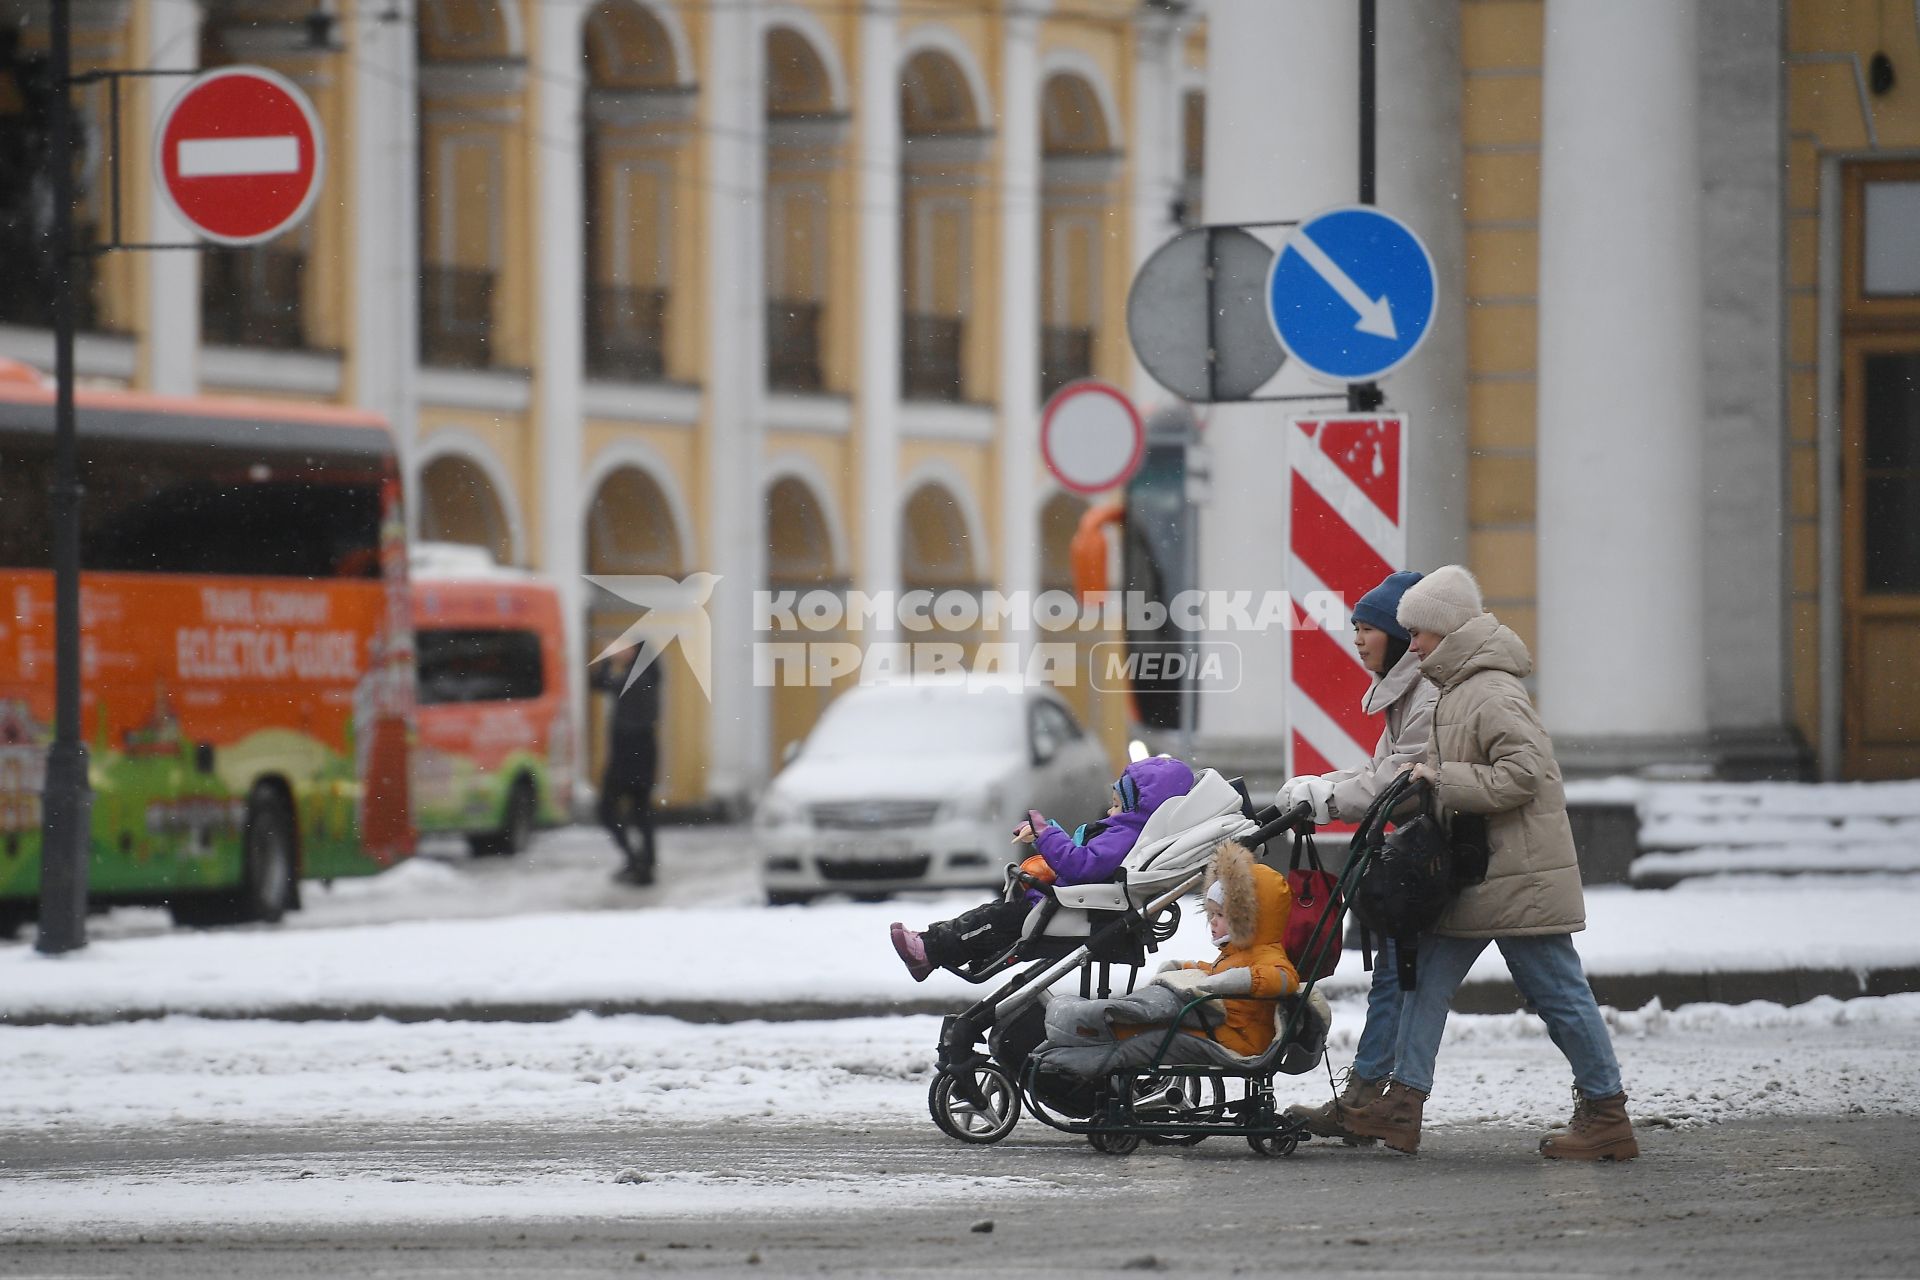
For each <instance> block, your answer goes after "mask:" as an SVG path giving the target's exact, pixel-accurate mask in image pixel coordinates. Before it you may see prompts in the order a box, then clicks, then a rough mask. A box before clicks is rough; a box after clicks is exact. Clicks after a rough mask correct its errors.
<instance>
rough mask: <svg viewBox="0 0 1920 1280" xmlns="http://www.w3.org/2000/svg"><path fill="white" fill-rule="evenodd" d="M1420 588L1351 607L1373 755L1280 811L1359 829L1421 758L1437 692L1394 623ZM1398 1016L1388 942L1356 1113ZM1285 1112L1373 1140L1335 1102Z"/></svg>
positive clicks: (1354, 1097) (1375, 1086)
mask: <svg viewBox="0 0 1920 1280" xmlns="http://www.w3.org/2000/svg"><path fill="white" fill-rule="evenodd" d="M1418 581H1420V575H1419V574H1417V573H1414V572H1412V571H1405V572H1401V573H1390V574H1388V575H1387V577H1386V580H1385V581H1383V582H1382V583H1381V584H1380V585H1379V586H1377V587H1375V588H1374V589H1373V590H1371V591H1369V592H1367V594H1365V595H1364V596H1361V597H1360V602H1359V603H1358V604H1356V605H1354V606H1353V647H1354V649H1355V650H1356V651H1358V653H1359V654H1360V661H1361V663H1362V664H1364V665H1365V666H1366V668H1367V670H1368V671H1370V672H1372V673H1373V685H1372V687H1370V688H1369V689H1368V690H1367V692H1366V696H1365V697H1363V698H1362V699H1361V700H1360V709H1361V710H1362V711H1364V712H1366V713H1367V714H1368V715H1370V716H1378V715H1384V716H1385V717H1386V727H1385V729H1384V731H1383V732H1382V733H1381V734H1380V741H1379V744H1378V745H1376V746H1375V747H1374V749H1373V758H1372V759H1371V760H1369V761H1367V762H1366V763H1365V764H1363V765H1356V766H1354V767H1353V768H1351V769H1335V770H1334V771H1333V772H1332V773H1323V774H1311V773H1310V774H1303V775H1301V776H1300V777H1297V778H1292V779H1290V780H1288V782H1287V785H1286V786H1284V787H1282V788H1280V796H1279V801H1278V803H1279V805H1280V807H1281V808H1282V809H1290V808H1292V807H1293V806H1294V805H1296V804H1300V803H1302V802H1303V801H1304V802H1306V803H1308V804H1311V805H1312V806H1313V820H1314V821H1315V822H1316V823H1321V824H1325V823H1328V822H1357V821H1359V820H1360V817H1361V816H1362V815H1363V814H1365V813H1366V811H1367V806H1368V805H1370V804H1372V803H1373V799H1374V797H1375V796H1377V795H1379V794H1380V792H1381V791H1382V790H1383V789H1385V787H1386V785H1387V784H1388V783H1389V782H1391V781H1393V779H1394V778H1395V777H1397V776H1398V775H1399V774H1400V773H1401V772H1402V771H1403V770H1405V769H1406V768H1408V767H1409V766H1410V765H1414V764H1417V763H1419V762H1420V761H1421V760H1423V759H1425V758H1426V753H1427V738H1428V736H1429V735H1430V734H1431V733H1432V731H1433V704H1434V703H1435V702H1436V701H1437V700H1438V699H1439V697H1440V691H1439V690H1438V689H1436V688H1434V686H1433V684H1432V682H1431V681H1429V680H1427V679H1426V678H1425V677H1424V676H1422V675H1421V674H1420V658H1419V655H1418V654H1414V653H1411V652H1409V651H1408V644H1409V641H1410V639H1411V637H1410V636H1409V635H1408V633H1407V629H1406V628H1405V627H1403V626H1401V625H1400V619H1399V617H1398V611H1399V608H1400V597H1401V596H1403V595H1405V594H1406V592H1407V588H1409V587H1411V586H1412V585H1413V584H1414V583H1416V582H1418ZM1399 1014H1400V978H1399V964H1398V957H1397V956H1396V955H1395V954H1394V948H1393V943H1392V942H1391V941H1387V942H1383V943H1382V945H1381V949H1380V954H1379V955H1377V956H1376V957H1375V958H1374V965H1373V989H1372V991H1371V992H1370V993H1369V994H1368V996H1367V1025H1366V1027H1365V1029H1364V1030H1362V1031H1361V1033H1360V1043H1359V1045H1358V1047H1357V1048H1356V1050H1355V1052H1354V1057H1353V1066H1352V1068H1351V1069H1349V1070H1348V1072H1347V1077H1346V1081H1345V1083H1344V1084H1343V1085H1342V1086H1341V1089H1340V1094H1339V1098H1338V1099H1337V1103H1344V1104H1345V1105H1346V1106H1348V1107H1356V1106H1360V1105H1362V1104H1363V1103H1366V1102H1368V1101H1371V1100H1372V1099H1373V1098H1376V1097H1378V1096H1379V1094H1380V1092H1381V1090H1382V1089H1384V1088H1385V1087H1386V1084H1387V1081H1388V1079H1389V1078H1391V1076H1392V1075H1393V1066H1394V1052H1393V1050H1394V1042H1395V1040H1396V1038H1397V1035H1398V1031H1399ZM1288 1110H1289V1112H1290V1113H1291V1114H1293V1115H1295V1116H1297V1117H1298V1118H1299V1119H1301V1120H1304V1121H1305V1122H1306V1125H1307V1129H1308V1130H1309V1131H1310V1132H1312V1133H1315V1134H1318V1135H1319V1136H1320V1137H1323V1138H1345V1139H1347V1140H1349V1141H1350V1142H1362V1141H1366V1142H1370V1141H1372V1139H1363V1138H1361V1137H1360V1136H1359V1135H1358V1134H1354V1133H1350V1132H1349V1131H1348V1130H1347V1128H1346V1126H1345V1125H1344V1124H1343V1123H1342V1122H1341V1118H1340V1112H1339V1108H1338V1105H1337V1104H1336V1102H1327V1103H1323V1104H1322V1105H1320V1106H1318V1107H1305V1106H1296V1107H1290V1108H1288Z"/></svg>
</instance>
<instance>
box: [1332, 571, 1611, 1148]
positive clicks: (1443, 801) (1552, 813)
mask: <svg viewBox="0 0 1920 1280" xmlns="http://www.w3.org/2000/svg"><path fill="white" fill-rule="evenodd" d="M1399 621H1400V625H1401V626H1403V627H1405V628H1406V629H1407V631H1408V633H1409V634H1410V636H1411V637H1412V640H1411V645H1412V649H1413V651H1414V652H1415V653H1417V654H1419V655H1420V659H1421V661H1420V669H1421V671H1422V672H1423V673H1424V674H1425V675H1426V677H1427V679H1429V680H1431V681H1433V683H1434V684H1435V685H1436V686H1438V688H1439V690H1440V694H1439V700H1438V701H1437V702H1436V703H1435V705H1434V710H1433V734H1432V738H1431V741H1430V742H1429V744H1428V747H1427V753H1426V758H1425V759H1424V760H1423V761H1422V762H1421V763H1420V764H1418V765H1415V766H1414V767H1413V769H1412V772H1413V773H1414V775H1415V776H1416V777H1418V778H1420V779H1421V780H1423V781H1425V782H1427V783H1428V784H1429V785H1431V786H1432V787H1433V788H1434V793H1435V796H1436V799H1437V801H1438V804H1439V807H1440V809H1441V812H1442V814H1443V815H1450V814H1454V813H1461V814H1481V815H1484V816H1485V817H1486V820H1487V843H1488V847H1489V850H1490V853H1489V858H1488V862H1487V876H1486V879H1485V880H1484V881H1483V882H1482V883H1480V884H1476V885H1470V886H1468V887H1467V888H1465V889H1462V890H1461V891H1460V893H1459V895H1458V896H1457V897H1456V898H1455V899H1454V900H1453V902H1452V903H1450V904H1449V905H1448V907H1447V910H1446V913H1445V914H1444V915H1442V916H1441V917H1440V922H1439V923H1438V924H1437V925H1435V926H1434V929H1433V932H1432V933H1431V934H1429V935H1427V936H1426V937H1423V938H1422V939H1421V940H1420V950H1419V955H1418V960H1417V973H1418V986H1416V987H1415V989H1414V990H1412V991H1409V992H1407V993H1406V994H1405V996H1404V997H1403V999H1402V1002H1401V1007H1400V1019H1399V1023H1400V1025H1399V1035H1398V1040H1397V1043H1396V1045H1395V1048H1394V1056H1393V1080H1392V1083H1391V1084H1389V1085H1388V1087H1387V1088H1386V1089H1385V1090H1384V1091H1383V1092H1382V1093H1381V1094H1380V1095H1379V1096H1378V1097H1375V1098H1372V1099H1371V1100H1368V1101H1365V1102H1361V1103H1358V1104H1355V1105H1351V1106H1349V1105H1340V1106H1338V1108H1337V1110H1338V1114H1339V1118H1340V1120H1341V1123H1342V1124H1343V1125H1344V1126H1345V1128H1347V1129H1348V1130H1350V1131H1352V1132H1353V1133H1356V1134H1360V1135H1362V1136H1365V1137H1372V1138H1380V1139H1382V1140H1383V1141H1385V1142H1386V1144H1387V1145H1388V1146H1389V1147H1392V1148H1394V1149H1395V1150H1398V1151H1406V1152H1412V1151H1414V1150H1415V1149H1417V1148H1418V1147H1419V1145H1420V1122H1421V1115H1422V1109H1423V1108H1424V1106H1425V1104H1426V1101H1427V1097H1428V1095H1429V1094H1430V1093H1431V1092H1432V1090H1433V1066H1434V1060H1435V1058H1436V1057H1438V1055H1439V1052H1440V1037H1441V1033H1442V1032H1443V1031H1444V1030H1445V1029H1446V1024H1447V1013H1448V1010H1449V1007H1450V1006H1451V1003H1452V1000H1453V994H1454V992H1455V991H1456V990H1458V989H1459V986H1460V983H1461V982H1462V981H1464V980H1465V978H1466V976H1467V971H1468V970H1469V969H1471V968H1472V967H1473V962H1474V961H1475V960H1476V959H1477V958H1478V957H1479V955H1480V953H1481V952H1482V951H1484V950H1486V946H1487V943H1488V942H1494V943H1496V944H1498V946H1499V948H1500V954H1501V955H1502V957H1504V958H1505V960H1506V962H1507V968H1508V970H1509V971H1510V972H1511V973H1512V974H1513V980H1514V984H1515V985H1516V986H1518V987H1519V988H1520V994H1521V996H1522V998H1523V999H1524V1000H1525V1001H1526V1003H1527V1006H1528V1007H1529V1008H1530V1009H1531V1010H1532V1011H1533V1012H1534V1013H1536V1014H1538V1015H1539V1016H1540V1018H1541V1019H1542V1020H1543V1021H1545V1022H1546V1024H1547V1033H1548V1034H1549V1035H1550V1036H1551V1037H1552V1038H1553V1043H1554V1044H1555V1045H1556V1046H1557V1047H1558V1048H1559V1050H1560V1052H1561V1053H1563V1054H1565V1055H1566V1058H1567V1062H1568V1063H1569V1064H1570V1065H1571V1066H1572V1068H1573V1087H1574V1106H1573V1118H1572V1119H1571V1120H1570V1121H1569V1122H1568V1123H1567V1124H1566V1125H1565V1126H1564V1127H1563V1128H1561V1129H1558V1130H1555V1131H1554V1132H1553V1133H1550V1134H1548V1135H1547V1136H1545V1137H1543V1138H1542V1139H1541V1140H1540V1153H1541V1154H1542V1155H1544V1156H1546V1157H1547V1158H1549V1159H1556V1160H1631V1159H1633V1158H1634V1157H1635V1156H1637V1155H1638V1154H1640V1148H1639V1144H1638V1143H1637V1142H1636V1140H1635V1138H1634V1134H1633V1125H1632V1122H1631V1121H1629V1120H1628V1118H1627V1095H1626V1091H1625V1090H1624V1089H1623V1088H1622V1087H1621V1083H1620V1066H1619V1063H1618V1062H1617V1061H1616V1059H1615V1058H1614V1052H1613V1042H1612V1039H1611V1038H1610V1036H1609V1035H1608V1032H1607V1025H1606V1023H1605V1021H1603V1020H1602V1019H1601V1016H1600V1008H1599V1005H1598V1004H1597V1003H1596V1002H1595V1000H1594V998H1593V989H1592V988H1591V987H1589V986H1588V985H1587V979H1586V975H1585V973H1583V972H1582V970H1581V967H1580V956H1579V954H1578V953H1577V952H1576V951H1575V950H1574V947H1573V935H1574V934H1575V933H1576V932H1578V931H1579V930H1581V929H1584V928H1585V927H1586V902H1585V898H1584V896H1583V895H1582V893H1581V888H1580V866H1579V862H1578V860H1577V858H1576V857H1575V854H1574V846H1573V830H1572V828H1571V826H1569V824H1568V822H1567V803H1566V795H1565V792H1564V791H1563V790H1562V788H1561V782H1560V764H1559V762H1558V761H1557V760H1556V759H1555V758H1554V754H1553V743H1552V741H1551V740H1550V739H1549V738H1548V736H1547V732H1546V729H1545V727H1544V726H1542V724H1541V722H1540V716H1539V713H1538V712H1537V711H1535V710H1534V706H1533V701H1532V699H1530V698H1529V697H1528V696H1527V690H1526V686H1525V685H1523V684H1522V683H1521V681H1522V680H1523V679H1525V678H1526V676H1527V674H1528V673H1529V672H1531V671H1532V670H1533V659H1532V658H1531V656H1529V654H1528V653H1527V647H1526V645H1525V644H1523V643H1522V642H1521V640H1520V637H1519V636H1517V635H1515V634H1514V633H1513V632H1512V631H1511V630H1509V629H1508V628H1507V627H1504V626H1502V625H1501V623H1500V620H1499V619H1498V618H1496V617H1494V616H1493V615H1492V614H1490V613H1488V612H1486V611H1485V609H1484V608H1483V607H1482V605H1481V601H1480V586H1479V584H1478V583H1477V582H1475V581H1474V579H1473V575H1472V574H1471V573H1469V572H1467V570H1465V569H1463V568H1461V567H1460V566H1459V565H1448V566H1446V567H1445V568H1443V569H1437V570H1435V571H1434V572H1433V573H1431V574H1429V575H1428V576H1427V577H1426V578H1424V579H1423V580H1421V581H1420V582H1419V583H1417V584H1415V585H1414V586H1413V587H1411V588H1409V589H1408V590H1407V592H1406V594H1405V595H1403V596H1402V597H1401V599H1400V607H1399Z"/></svg>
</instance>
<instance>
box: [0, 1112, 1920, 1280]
mask: <svg viewBox="0 0 1920 1280" xmlns="http://www.w3.org/2000/svg"><path fill="white" fill-rule="evenodd" d="M1642 1143H1643V1149H1644V1155H1643V1156H1642V1158H1641V1159H1640V1160H1639V1161H1637V1162H1635V1163H1633V1164H1630V1165H1626V1166H1610V1165H1602V1166H1588V1165H1556V1164H1547V1163H1545V1162H1543V1161H1541V1160H1540V1159H1539V1158H1538V1157H1537V1156H1536V1155H1534V1154H1533V1151H1532V1137H1531V1135H1530V1134H1529V1133H1528V1132H1526V1131H1525V1130H1523V1129H1518V1128H1514V1127H1511V1126H1491V1125H1474V1124H1461V1125H1448V1126H1445V1127H1442V1128H1439V1129H1437V1130H1434V1131H1432V1132H1430V1134H1429V1136H1428V1139H1427V1145H1426V1147H1425V1149H1423V1151H1422V1152H1421V1154H1420V1155H1419V1156H1417V1157H1413V1158H1406V1157H1401V1156H1395V1155H1392V1154H1390V1153H1387V1152H1386V1151H1384V1150H1382V1149H1380V1148H1371V1149H1356V1148H1344V1147H1340V1146H1338V1145H1331V1146H1329V1145H1325V1144H1313V1145H1310V1146H1308V1147H1305V1148H1303V1149H1302V1151H1301V1152H1300V1153H1299V1154H1298V1155H1296V1156H1293V1157H1291V1158H1287V1159H1264V1158H1261V1157H1257V1156H1255V1155H1254V1154H1253V1153H1252V1152H1250V1151H1249V1150H1248V1149H1247V1148H1246V1146H1245V1144H1244V1143H1243V1142H1241V1141H1239V1140H1237V1139H1225V1138H1216V1139H1210V1140H1208V1141H1207V1142H1206V1143H1204V1144H1203V1145H1201V1146H1199V1147H1196V1148H1193V1149H1191V1150H1172V1149H1158V1148H1143V1149H1142V1150H1141V1151H1140V1152H1139V1153H1137V1154H1135V1155H1133V1156H1131V1157H1125V1158H1118V1157H1112V1156H1103V1155H1099V1154H1096V1153H1095V1152H1093V1151H1091V1150H1090V1149H1089V1148H1088V1147H1087V1146H1086V1145H1085V1143H1084V1142H1083V1141H1081V1140H1079V1139H1075V1138H1072V1137H1069V1136H1067V1135H1062V1134H1056V1133H1053V1132H1051V1131H1049V1130H1046V1129H1043V1128H1041V1127H1039V1126H1038V1125H1036V1124H1035V1123H1034V1122H1033V1121H1032V1120H1031V1119H1027V1120H1023V1121H1022V1122H1021V1125H1020V1127H1019V1129H1017V1130H1016V1131H1015V1133H1014V1134H1013V1136H1012V1137H1011V1138H1009V1139H1008V1140H1007V1141H1006V1142H1004V1143H1002V1144H1001V1145H999V1146H997V1147H989V1148H978V1147H966V1146H962V1145H960V1144H957V1143H954V1142H952V1141H950V1140H947V1139H945V1138H942V1137H940V1136H939V1135H938V1134H936V1133H935V1132H934V1131H933V1129H932V1127H931V1126H930V1125H928V1124H925V1123H920V1124H905V1123H901V1122H899V1121H893V1122H889V1123H886V1124H876V1125H873V1126H852V1125H840V1124H832V1123H806V1124H782V1123H778V1122H775V1121H767V1122H765V1123H763V1124H755V1125H739V1126H733V1127H717V1126H691V1125H683V1126H666V1127H650V1128H649V1127H640V1126H635V1127H631V1128H620V1127H615V1126H609V1125H603V1124H585V1125H572V1126H563V1127H554V1126H523V1127H516V1128H504V1129H502V1128H498V1127H495V1128H484V1129H479V1128H470V1127H463V1128H454V1127H444V1126H441V1127H430V1128H395V1127H392V1126H388V1125H377V1126H367V1127H356V1126H351V1125H334V1126H331V1127H327V1128H282V1129H258V1128H248V1129H238V1128H235V1129H223V1128H220V1127H208V1126H206V1125H193V1126H183V1127H177V1128H152V1129H138V1130H127V1131H116V1132H104V1131H100V1130H91V1131H88V1132H85V1133H73V1134H70V1135H63V1134H61V1133H60V1132H58V1131H57V1130H56V1131H41V1132H37V1133H23V1132H20V1131H12V1132H7V1133H0V1158H3V1159H4V1167H3V1168H0V1276H6V1277H26V1276H46V1277H51V1276H60V1277H82V1276H86V1277H132V1276H139V1277H143V1278H149V1280H172V1278H181V1280H214V1278H216V1277H228V1276H232V1277H242V1276H244V1277H249V1278H259V1280H273V1278H277V1277H294V1276H302V1277H305V1276H349V1275H351V1276H392V1277H427V1276H434V1277H455V1276H539V1277H541V1278H542V1280H568V1278H570V1277H576V1276H605V1275H620V1276H635V1275H648V1274H654V1273H674V1274H699V1275H742V1276H745V1275H752V1276H769V1275H833V1276H875V1277H912V1276H921V1275H970V1276H986V1277H994V1276H1025V1275H1035V1276H1038V1275H1046V1276H1049V1277H1069V1276H1104V1275H1112V1274H1116V1273H1127V1272H1131V1271H1143V1272H1154V1271H1159V1272H1162V1273H1165V1274H1173V1275H1183V1276H1184V1275H1232V1274H1244V1275H1260V1276H1278V1275H1312V1276H1322V1277H1340V1276H1376V1275H1460V1276H1489V1275H1543V1274H1552V1275H1555V1276H1560V1277H1574V1276H1583V1275H1626V1274H1638V1275H1652V1276H1688V1277H1698V1276H1740V1277H1747V1278H1751V1277H1772V1276H1781V1277H1787V1276H1792V1277H1800V1276H1807V1275H1820V1276H1911V1275H1914V1274H1915V1272H1916V1268H1917V1266H1920V1264H1917V1262H1916V1250H1917V1249H1920V1208H1917V1207H1916V1201H1915V1197H1914V1188H1915V1186H1920V1126H1916V1125H1915V1124H1914V1123H1913V1122H1912V1121H1911V1119H1909V1118H1904V1117H1887V1116H1873V1117H1868V1116H1832V1117H1821V1116H1812V1117H1799V1118H1794V1119H1778V1120H1765V1119H1763V1120H1740V1121H1731V1122H1728V1123H1723V1124H1717V1125H1708V1126H1705V1127H1701V1128H1697V1129H1692V1130H1684V1131H1676V1130H1667V1129H1659V1128H1655V1129H1652V1130H1649V1131H1647V1132H1645V1133H1644V1134H1643V1138H1642ZM695 1171H697V1172H695ZM988 1222H991V1224H992V1227H991V1230H985V1229H978V1230H977V1229H976V1227H982V1226H983V1224H985V1223H988Z"/></svg>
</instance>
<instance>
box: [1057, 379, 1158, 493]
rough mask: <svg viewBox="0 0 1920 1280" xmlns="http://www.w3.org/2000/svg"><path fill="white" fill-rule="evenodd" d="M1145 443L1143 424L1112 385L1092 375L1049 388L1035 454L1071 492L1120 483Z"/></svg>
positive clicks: (1096, 490)
mask: <svg viewBox="0 0 1920 1280" xmlns="http://www.w3.org/2000/svg"><path fill="white" fill-rule="evenodd" d="M1146 447H1147V432H1146V428H1144V427H1143V426H1141V425H1140V415H1139V413H1138V412H1137V411H1135V409H1134V407H1133V402H1132V401H1131V400H1129V399H1127V397H1126V395H1125V393H1123V392H1122V391H1121V390H1120V389H1119V388H1118V387H1113V386H1109V385H1108V384H1106V383H1104V382H1099V381H1097V380H1095V379H1092V378H1083V379H1081V380H1080V381H1078V382H1069V383H1068V384H1067V385H1066V386H1064V387H1062V388H1060V390H1058V391H1056V392H1054V393H1053V397H1052V399H1050V400H1048V401H1047V410H1046V415H1045V417H1043V418H1042V419H1041V420H1040V456H1041V458H1042V459H1043V460H1044V461H1045V462H1046V464H1047V470H1049V471H1051V472H1053V475H1054V478H1055V479H1056V480H1058V481H1059V482H1060V483H1061V484H1063V485H1065V486H1066V487H1067V488H1069V489H1071V490H1073V491H1074V492H1075V493H1101V492H1103V491H1105V490H1107V489H1111V488H1113V487H1114V486H1115V485H1120V484H1125V483H1126V482H1127V480H1128V478H1129V477H1130V476H1132V475H1133V473H1134V471H1135V470H1136V469H1137V468H1138V467H1139V466H1140V455H1141V454H1143V453H1145V452H1146Z"/></svg>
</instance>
